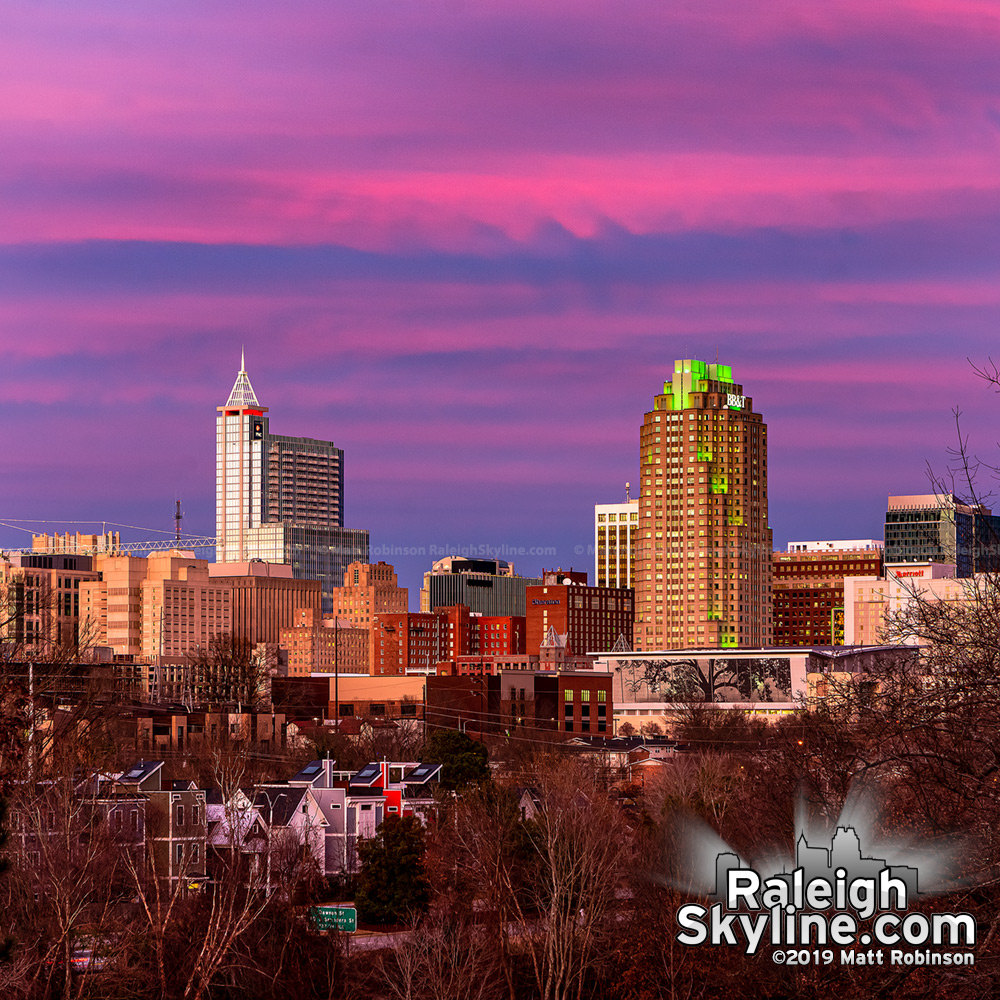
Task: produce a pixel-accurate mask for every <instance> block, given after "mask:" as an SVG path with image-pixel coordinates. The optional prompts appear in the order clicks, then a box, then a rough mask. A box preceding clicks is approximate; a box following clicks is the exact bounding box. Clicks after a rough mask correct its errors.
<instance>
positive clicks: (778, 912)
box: [677, 826, 976, 966]
mask: <svg viewBox="0 0 1000 1000" xmlns="http://www.w3.org/2000/svg"><path fill="white" fill-rule="evenodd" d="M919 895H920V886H919V872H918V869H917V868H914V867H910V866H907V865H890V864H889V863H888V862H887V861H886V860H885V859H882V858H867V857H863V856H862V853H861V842H860V838H859V837H858V834H857V831H856V830H855V828H854V827H853V826H838V827H837V829H836V831H835V832H834V835H833V837H832V838H830V840H829V846H828V847H819V846H812V845H810V844H809V842H808V841H807V840H806V836H805V834H804V833H802V834H800V836H799V839H798V842H797V843H796V856H795V867H794V869H793V870H792V871H784V870H783V871H781V872H779V873H777V874H773V875H770V876H765V875H763V874H761V872H759V871H757V870H756V869H755V868H754V867H752V866H751V865H748V864H747V863H746V862H744V861H743V860H742V859H741V858H740V857H739V856H738V855H737V854H735V853H733V852H730V851H723V852H721V853H719V854H718V856H717V857H716V861H715V897H716V898H717V899H718V900H720V901H719V902H716V903H714V904H711V905H707V906H706V905H703V904H700V903H690V904H688V905H685V906H682V907H680V909H679V910H678V911H677V923H678V926H679V927H680V928H681V930H680V931H679V933H678V934H677V941H678V942H679V943H680V944H684V945H689V946H699V945H718V946H728V947H742V948H743V950H744V952H745V954H747V955H755V954H757V952H758V951H759V950H760V948H761V947H762V946H765V945H770V946H772V947H774V948H775V949H776V950H775V951H774V952H773V953H772V959H773V961H774V962H775V963H776V964H779V965H830V964H832V963H834V962H837V963H839V964H841V965H942V966H944V965H972V964H974V961H975V956H974V954H973V952H972V951H971V950H969V949H971V948H974V947H975V944H976V920H975V917H974V916H973V915H972V914H971V913H924V912H922V911H914V912H908V911H909V907H910V906H911V904H912V903H913V902H914V901H915V900H916V899H917V898H918V897H919ZM941 949H951V950H941ZM955 949H964V950H955Z"/></svg>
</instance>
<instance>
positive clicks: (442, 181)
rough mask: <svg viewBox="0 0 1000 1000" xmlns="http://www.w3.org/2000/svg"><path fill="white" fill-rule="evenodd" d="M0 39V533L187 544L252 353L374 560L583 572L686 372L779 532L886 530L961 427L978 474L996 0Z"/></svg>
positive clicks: (990, 341)
mask: <svg viewBox="0 0 1000 1000" xmlns="http://www.w3.org/2000/svg"><path fill="white" fill-rule="evenodd" d="M758 6H759V7H761V6H763V5H758ZM0 38H3V59H2V60H0V115H2V121H0V152H2V155H0V219H2V220H3V222H2V226H0V352H2V354H0V358H2V365H3V367H2V370H3V371H4V372H5V373H6V376H7V377H6V379H5V386H4V389H5V391H4V394H3V403H2V404H0V405H2V407H3V411H2V415H3V422H4V427H5V428H6V430H7V434H6V439H7V448H6V452H7V475H6V476H5V483H6V486H5V489H4V491H3V494H2V496H3V500H4V502H3V503H2V504H0V521H5V522H6V523H8V524H12V523H15V522H17V523H18V524H20V525H22V526H30V525H25V522H26V521H27V520H28V519H29V518H33V517H37V518H42V519H45V520H52V521H53V522H54V521H57V520H64V521H67V522H73V521H81V522H82V521H84V520H90V519H95V518H96V519H98V520H105V519H106V520H109V521H120V522H122V523H125V524H134V525H139V526H140V527H141V528H143V529H145V528H149V529H161V530H167V529H169V528H170V527H171V521H170V514H171V512H172V508H173V500H174V497H175V496H176V495H178V494H179V495H180V496H181V497H182V499H183V502H184V506H185V509H186V511H187V519H186V527H187V528H188V529H189V530H191V531H192V532H196V533H199V534H211V533H213V531H214V523H213V517H214V511H213V504H212V491H213V488H214V479H213V455H212V447H213V433H212V421H213V419H214V413H215V410H214V408H215V406H216V405H218V404H219V403H220V402H222V401H224V398H225V394H226V393H227V392H228V389H229V387H230V386H231V384H232V381H233V378H234V376H235V373H236V368H237V367H238V359H239V351H240V347H241V345H244V344H245V345H246V351H247V364H248V368H249V370H250V374H251V378H252V379H253V382H254V385H255V387H256V388H257V391H258V394H259V396H260V397H261V400H262V402H264V403H265V404H266V405H268V406H269V407H270V408H271V416H272V428H273V429H274V430H275V431H276V432H278V433H289V434H307V435H312V436H316V437H329V438H332V439H334V440H335V441H336V442H337V443H338V444H340V445H341V446H342V447H344V448H345V449H346V450H347V460H346V468H347V491H346V496H347V516H348V521H349V523H350V525H351V526H357V527H367V528H369V529H370V531H371V533H372V544H373V548H374V550H375V551H378V549H379V547H385V546H411V547H421V546H422V547H424V548H425V549H427V550H429V548H430V546H431V545H439V544H442V545H446V544H450V543H454V544H469V545H478V544H488V545H493V546H504V545H505V546H508V547H511V548H515V547H518V546H523V547H525V548H528V547H535V546H537V547H545V548H548V549H549V550H550V553H551V554H550V555H548V556H545V557H524V558H515V563H516V564H517V566H518V568H519V569H523V571H525V572H536V571H537V570H538V569H539V568H540V565H541V564H542V563H544V564H545V565H546V566H548V565H550V564H555V563H558V564H562V565H564V566H568V565H569V564H570V563H575V565H577V566H580V565H583V566H586V567H588V568H592V559H591V557H590V556H589V555H588V553H587V551H586V548H587V546H588V545H589V544H590V541H591V537H590V536H591V515H592V505H593V504H594V503H595V502H603V501H607V500H613V499H616V498H617V497H618V496H619V495H620V494H621V493H622V490H623V484H624V482H625V480H627V479H630V480H632V481H633V482H634V481H635V480H636V478H637V470H636V456H637V445H638V440H637V438H638V426H639V424H640V423H641V419H642V413H643V411H644V410H645V409H646V408H647V407H648V406H649V405H650V403H651V400H652V398H653V395H654V394H655V392H656V391H657V389H658V387H659V385H660V384H662V381H663V378H664V377H665V375H666V374H667V373H668V372H669V370H670V367H671V364H672V361H673V359H674V358H677V357H703V358H707V359H714V358H715V356H716V353H718V357H719V359H720V360H723V361H726V362H728V363H730V364H732V366H733V368H734V374H735V377H736V378H737V380H739V381H741V382H742V383H743V384H744V387H745V390H746V392H747V393H748V394H749V395H751V396H753V398H754V400H755V404H756V407H757V409H758V410H759V411H760V412H762V413H763V414H764V415H765V418H766V419H767V421H768V425H769V429H770V435H769V436H770V473H771V490H770V501H771V522H772V526H773V528H774V532H775V539H776V542H777V543H782V542H785V541H788V540H791V539H805V538H821V537H861V536H873V535H874V536H878V535H879V534H880V532H881V519H882V515H883V513H884V503H885V497H886V494H888V493H889V492H922V491H924V490H925V489H927V479H926V472H925V469H926V464H927V463H928V462H930V463H931V464H932V466H933V467H934V468H935V469H937V470H939V471H943V470H944V468H945V466H946V464H947V448H948V446H949V444H951V443H952V441H953V421H952V409H953V408H954V407H960V408H961V409H962V410H963V411H964V413H965V417H964V419H965V429H966V431H967V433H968V434H969V436H970V439H971V443H972V445H973V447H975V448H976V449H977V450H979V451H980V452H982V453H983V454H984V455H985V456H986V457H989V458H992V456H993V453H994V450H995V447H996V445H995V439H996V436H997V435H996V433H995V431H994V430H993V427H994V425H995V423H996V421H995V412H996V410H995V403H996V401H995V400H994V399H993V397H992V394H991V392H990V390H989V388H988V387H987V386H984V385H982V384H981V383H979V382H978V381H977V380H976V378H975V377H974V376H973V374H972V372H971V369H970V367H969V364H968V360H967V359H971V360H972V361H974V362H983V361H985V360H986V358H987V357H988V356H989V355H990V354H991V352H995V347H994V343H995V331H996V330H997V328H998V319H1000V309H998V298H1000V292H998V288H1000V285H998V283H997V280H996V279H997V274H996V272H997V270H998V265H1000V257H998V250H1000V244H998V232H1000V228H998V225H997V223H998V221H1000V211H998V209H1000V191H998V168H997V163H998V162H1000V158H998V151H1000V150H998V127H1000V62H998V60H997V58H996V53H997V51H998V43H1000V17H998V11H997V9H996V7H995V5H994V4H992V3H972V2H970V3H954V2H949V3H944V2H930V0H927V2H917V0H910V2H884V3H880V4H874V5H872V4H867V5H866V4H861V3H858V2H857V0H852V2H841V0H832V2H827V3H824V4H822V5H807V4H802V3H801V2H799V0H795V2H792V0H788V2H784V3H771V4H768V5H766V7H765V8H764V9H754V8H752V7H748V6H747V5H746V4H744V3H736V2H735V0H717V2H708V3H706V2H700V3H697V4H696V3H673V4H663V3H662V2H652V0H649V2H632V3H624V4H614V5H606V4H589V3H586V2H574V3H572V4H570V3H568V2H547V3H527V2H511V3H505V4H502V5H486V4H472V3H463V2H452V0H434V2H430V0H407V2H406V3H388V2H386V3H379V2H371V0H366V2H364V3H362V2H360V0H358V2H342V3H337V4H330V3H327V2H319V0H316V2H312V0H309V2H305V0H303V2H291V3H285V4H275V3H263V4H257V5H252V6H251V7H247V5H245V4H237V3H234V2H228V3H216V4H212V5H210V6H208V7H206V5H204V4H200V3H195V2H170V3H167V2H158V0H154V2H148V3H144V4H142V5H139V6H135V5H131V6H130V5H122V4H119V3H110V2H106V0H103V2H102V0H96V2H93V3H88V4H82V5H69V4H60V5H39V4H37V3H34V2H17V0H15V2H11V3H8V4H5V5H4V9H3V11H0ZM50 527H51V525H50ZM141 534H142V532H141V531H133V532H132V533H131V535H132V537H140V536H141ZM27 537H28V536H27V534H26V533H25V532H23V531H18V530H15V529H13V528H0V543H3V544H9V545H14V544H19V543H22V541H23V539H26V538H27ZM581 546H582V547H583V550H584V551H583V552H582V553H581V552H578V551H577V549H578V548H579V547H581ZM390 561H391V559H390ZM396 561H397V562H398V563H399V564H400V568H401V570H402V571H403V573H404V582H406V583H408V584H410V586H411V587H414V586H415V585H416V582H417V579H418V576H419V572H420V571H421V570H422V569H423V568H424V567H425V566H426V565H427V564H428V563H429V561H430V556H429V555H428V556H426V557H412V558H406V559H397V560H396Z"/></svg>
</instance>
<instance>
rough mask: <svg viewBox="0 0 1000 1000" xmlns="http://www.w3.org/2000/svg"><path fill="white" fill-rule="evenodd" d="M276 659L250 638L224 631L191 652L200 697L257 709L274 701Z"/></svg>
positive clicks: (209, 700)
mask: <svg viewBox="0 0 1000 1000" xmlns="http://www.w3.org/2000/svg"><path fill="white" fill-rule="evenodd" d="M273 666H274V664H273V659H272V658H269V657H268V656H267V655H266V654H265V653H264V652H263V651H262V649H260V648H258V647H255V646H253V645H252V644H251V643H250V642H249V641H248V640H247V639H244V638H242V637H240V636H237V635H233V634H232V633H230V632H223V633H221V634H219V635H215V636H212V638H211V640H210V641H209V643H208V646H207V647H199V648H197V649H195V650H193V651H192V653H191V666H190V670H191V673H192V677H193V679H194V686H195V687H196V688H197V689H198V700H199V701H204V702H209V703H215V704H225V705H235V706H238V707H239V708H241V709H245V710H247V711H256V710H258V709H260V708H262V707H264V706H265V705H266V704H269V703H270V686H269V678H270V672H271V669H272V667H273Z"/></svg>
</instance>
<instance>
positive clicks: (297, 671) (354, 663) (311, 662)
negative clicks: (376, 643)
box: [281, 608, 371, 677]
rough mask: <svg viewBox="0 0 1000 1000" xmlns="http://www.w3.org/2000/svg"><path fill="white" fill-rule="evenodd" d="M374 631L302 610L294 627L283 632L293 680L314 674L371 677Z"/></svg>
mask: <svg viewBox="0 0 1000 1000" xmlns="http://www.w3.org/2000/svg"><path fill="white" fill-rule="evenodd" d="M370 641H371V632H370V630H369V629H368V628H367V627H364V628H355V627H353V626H351V625H346V624H345V623H344V621H343V619H339V620H338V619H337V618H336V617H334V616H332V615H320V614H319V613H318V611H317V610H316V609H315V608H299V609H297V610H296V612H295V621H294V624H292V625H291V626H289V627H287V628H283V629H282V630H281V648H282V649H283V650H285V652H286V654H287V660H288V676H289V677H307V676H308V675H309V674H312V673H335V672H339V673H342V674H367V673H368V669H369V650H368V647H369V643H370Z"/></svg>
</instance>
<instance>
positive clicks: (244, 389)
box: [215, 358, 368, 611]
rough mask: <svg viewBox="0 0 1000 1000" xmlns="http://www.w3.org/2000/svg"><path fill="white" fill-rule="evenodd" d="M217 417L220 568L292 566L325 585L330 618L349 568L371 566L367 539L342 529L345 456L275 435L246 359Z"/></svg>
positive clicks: (324, 445) (328, 445)
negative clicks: (247, 564)
mask: <svg viewBox="0 0 1000 1000" xmlns="http://www.w3.org/2000/svg"><path fill="white" fill-rule="evenodd" d="M217 410H218V417H217V418H216V431H215V455H216V465H215V468H216V472H215V505H216V511H215V519H216V560H217V561H218V562H235V563H245V562H249V561H251V560H254V559H260V560H263V561H264V562H273V563H288V564H290V565H291V567H292V571H293V573H294V574H295V577H296V578H297V579H303V580H319V581H320V583H321V585H322V592H323V610H324V611H331V610H332V605H333V602H332V598H331V596H330V595H331V591H332V589H333V588H334V587H335V586H339V585H340V583H341V581H342V579H343V576H344V571H345V570H346V569H347V566H348V564H350V563H352V562H367V561H368V532H367V531H362V530H357V529H346V528H344V527H343V520H344V489H343V479H344V453H343V451H342V450H341V449H340V448H337V447H336V446H335V445H334V444H333V442H332V441H317V440H314V439H313V438H298V437H283V436H281V435H278V434H272V433H271V431H270V426H269V418H268V417H267V412H268V408H267V407H266V406H261V405H260V403H259V402H258V401H257V395H256V393H255V392H254V390H253V386H252V385H251V384H250V378H249V376H248V375H247V372H246V363H245V361H244V360H243V359H242V358H241V362H240V370H239V373H238V374H237V376H236V382H235V384H234V385H233V389H232V392H230V394H229V399H228V400H227V401H226V404H225V406H220V407H217Z"/></svg>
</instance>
